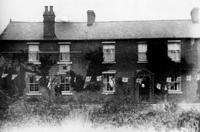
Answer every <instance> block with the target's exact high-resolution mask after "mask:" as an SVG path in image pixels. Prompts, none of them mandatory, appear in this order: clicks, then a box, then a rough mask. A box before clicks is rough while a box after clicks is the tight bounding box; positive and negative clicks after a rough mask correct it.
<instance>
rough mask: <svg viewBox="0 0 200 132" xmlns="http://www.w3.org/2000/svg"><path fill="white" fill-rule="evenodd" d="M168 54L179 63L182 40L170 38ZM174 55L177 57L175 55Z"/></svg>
mask: <svg viewBox="0 0 200 132" xmlns="http://www.w3.org/2000/svg"><path fill="white" fill-rule="evenodd" d="M175 54H177V55H175ZM167 55H168V57H169V58H170V59H171V60H172V61H174V62H177V63H179V62H181V41H180V40H168V43H167ZM174 55H175V56H176V57H174Z"/></svg>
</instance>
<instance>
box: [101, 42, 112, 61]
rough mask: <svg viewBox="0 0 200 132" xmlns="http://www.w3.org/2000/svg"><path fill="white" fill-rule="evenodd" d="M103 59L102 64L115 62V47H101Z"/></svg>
mask: <svg viewBox="0 0 200 132" xmlns="http://www.w3.org/2000/svg"><path fill="white" fill-rule="evenodd" d="M103 58H104V63H112V62H115V45H104V46H103Z"/></svg>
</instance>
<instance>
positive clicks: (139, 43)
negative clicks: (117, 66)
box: [137, 41, 148, 63]
mask: <svg viewBox="0 0 200 132" xmlns="http://www.w3.org/2000/svg"><path fill="white" fill-rule="evenodd" d="M142 45H143V46H145V47H146V49H145V51H140V50H139V49H140V46H142ZM147 51H148V44H147V42H146V41H141V42H137V63H148V59H147ZM141 55H144V56H145V59H144V60H141V59H140V58H141V57H140V56H141Z"/></svg>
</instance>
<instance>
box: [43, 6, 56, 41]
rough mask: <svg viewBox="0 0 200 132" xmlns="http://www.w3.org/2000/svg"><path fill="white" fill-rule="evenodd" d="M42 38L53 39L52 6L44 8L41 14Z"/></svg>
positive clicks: (53, 17) (53, 15)
mask: <svg viewBox="0 0 200 132" xmlns="http://www.w3.org/2000/svg"><path fill="white" fill-rule="evenodd" d="M43 18H44V19H43V36H44V38H48V39H53V38H55V14H54V11H53V6H50V10H48V6H45V10H44V13H43Z"/></svg>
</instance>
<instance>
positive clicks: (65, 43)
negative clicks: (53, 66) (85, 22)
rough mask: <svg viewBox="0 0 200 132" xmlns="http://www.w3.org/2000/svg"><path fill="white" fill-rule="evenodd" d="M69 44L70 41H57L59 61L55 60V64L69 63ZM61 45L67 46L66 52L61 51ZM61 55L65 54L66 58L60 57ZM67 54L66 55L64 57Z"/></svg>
mask: <svg viewBox="0 0 200 132" xmlns="http://www.w3.org/2000/svg"><path fill="white" fill-rule="evenodd" d="M70 44H71V42H58V45H59V61H58V62H57V64H71V63H72V62H71V51H70V48H71V47H70ZM62 46H67V47H68V48H66V49H68V51H66V52H63V51H62V50H61V47H62ZM63 55H64V56H65V57H64V58H67V59H62V57H63ZM66 56H67V57H66Z"/></svg>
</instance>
